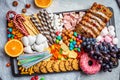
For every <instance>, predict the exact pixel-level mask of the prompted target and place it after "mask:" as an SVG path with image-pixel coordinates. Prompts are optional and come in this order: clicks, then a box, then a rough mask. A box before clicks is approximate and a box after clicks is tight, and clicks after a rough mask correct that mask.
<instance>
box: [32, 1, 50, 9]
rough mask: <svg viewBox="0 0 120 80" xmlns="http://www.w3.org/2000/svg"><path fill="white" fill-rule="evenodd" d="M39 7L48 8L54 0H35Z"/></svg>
mask: <svg viewBox="0 0 120 80" xmlns="http://www.w3.org/2000/svg"><path fill="white" fill-rule="evenodd" d="M34 2H35V4H36V6H37V7H40V8H47V7H49V6H50V5H51V3H52V0H34Z"/></svg>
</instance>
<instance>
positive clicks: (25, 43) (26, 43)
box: [21, 36, 29, 46]
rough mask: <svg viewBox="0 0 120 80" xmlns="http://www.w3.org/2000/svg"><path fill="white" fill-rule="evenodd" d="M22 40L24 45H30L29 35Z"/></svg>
mask: <svg viewBox="0 0 120 80" xmlns="http://www.w3.org/2000/svg"><path fill="white" fill-rule="evenodd" d="M21 41H22V43H23V45H24V46H29V40H28V37H26V36H24V37H22V38H21Z"/></svg>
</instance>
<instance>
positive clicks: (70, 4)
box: [0, 0, 120, 80]
mask: <svg viewBox="0 0 120 80" xmlns="http://www.w3.org/2000/svg"><path fill="white" fill-rule="evenodd" d="M17 1H18V2H19V5H18V7H13V6H12V2H13V0H0V77H2V79H3V80H30V78H31V77H30V76H29V77H16V78H15V77H13V76H12V74H11V68H10V67H9V68H6V66H5V65H6V63H7V62H8V61H9V57H8V56H6V55H5V53H4V49H3V48H4V44H5V42H6V41H7V38H6V32H5V31H6V12H7V11H8V10H15V11H16V12H17V13H21V9H22V8H24V5H25V4H26V3H32V6H31V8H30V9H28V11H27V14H32V13H35V12H38V11H39V8H36V7H35V6H34V4H33V1H34V0H17ZM93 2H98V3H101V4H104V5H106V6H109V7H112V8H113V9H114V15H115V25H116V26H115V27H116V32H117V36H118V38H119V40H120V34H119V33H120V9H119V8H118V6H117V4H116V2H115V0H53V3H52V5H51V6H50V7H49V8H48V9H47V10H48V11H49V12H61V11H70V10H81V9H87V8H89V7H90V6H91V5H92V3H93ZM118 46H119V47H120V42H119V45H118ZM119 72H120V66H119V67H118V68H116V69H114V70H113V71H112V72H111V73H108V72H106V73H103V72H100V73H98V74H96V75H85V74H83V73H82V72H69V73H58V74H46V75H39V76H40V77H45V79H46V80H119Z"/></svg>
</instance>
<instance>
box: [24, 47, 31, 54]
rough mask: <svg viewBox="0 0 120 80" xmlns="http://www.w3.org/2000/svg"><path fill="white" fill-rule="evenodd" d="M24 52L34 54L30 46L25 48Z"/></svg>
mask: <svg viewBox="0 0 120 80" xmlns="http://www.w3.org/2000/svg"><path fill="white" fill-rule="evenodd" d="M24 52H25V53H33V51H32V49H31V47H30V46H27V47H24Z"/></svg>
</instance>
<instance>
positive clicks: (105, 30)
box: [100, 27, 109, 36]
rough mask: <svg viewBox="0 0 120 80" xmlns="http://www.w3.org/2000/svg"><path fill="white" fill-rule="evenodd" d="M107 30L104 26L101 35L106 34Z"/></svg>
mask: <svg viewBox="0 0 120 80" xmlns="http://www.w3.org/2000/svg"><path fill="white" fill-rule="evenodd" d="M108 33H109V32H108V29H107V27H105V28H104V29H103V30H102V31H101V34H100V35H101V36H106V35H107V34H108Z"/></svg>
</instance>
